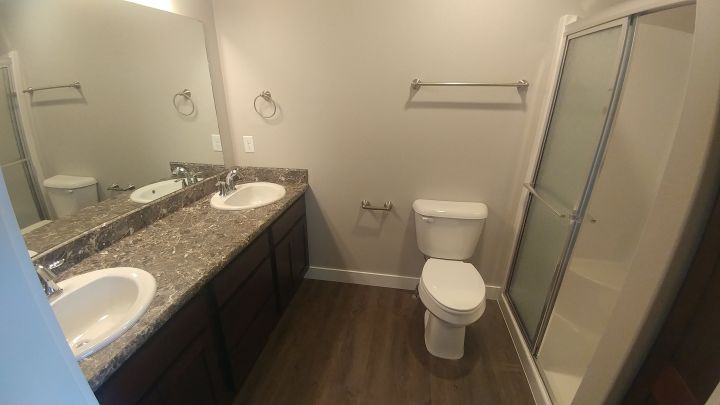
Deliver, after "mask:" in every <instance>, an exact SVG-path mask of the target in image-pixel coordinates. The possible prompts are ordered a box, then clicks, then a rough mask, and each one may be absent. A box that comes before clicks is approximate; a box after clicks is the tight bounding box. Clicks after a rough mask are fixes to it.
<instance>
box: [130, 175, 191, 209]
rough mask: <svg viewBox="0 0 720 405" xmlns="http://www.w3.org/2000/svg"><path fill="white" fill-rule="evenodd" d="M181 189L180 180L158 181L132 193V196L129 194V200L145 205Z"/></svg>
mask: <svg viewBox="0 0 720 405" xmlns="http://www.w3.org/2000/svg"><path fill="white" fill-rule="evenodd" d="M181 188H182V180H180V179H170V180H163V181H158V182H157V183H152V184H148V185H147V186H143V187H140V188H139V189H137V190H135V191H133V192H132V194H130V199H131V200H132V201H135V202H136V203H142V204H147V203H149V202H150V201H153V200H157V199H158V198H160V197H164V196H166V195H168V194H170V193H172V192H175V191H178V190H180V189H181Z"/></svg>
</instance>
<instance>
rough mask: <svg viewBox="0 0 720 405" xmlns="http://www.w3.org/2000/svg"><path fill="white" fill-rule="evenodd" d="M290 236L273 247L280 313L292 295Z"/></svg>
mask: <svg viewBox="0 0 720 405" xmlns="http://www.w3.org/2000/svg"><path fill="white" fill-rule="evenodd" d="M290 242H291V238H290V235H288V236H286V237H285V238H283V239H282V240H281V241H280V242H278V244H277V245H275V275H276V276H275V277H276V278H277V287H278V301H279V303H280V311H282V310H284V309H285V307H287V304H288V303H289V302H290V298H292V293H293V276H292V253H291V251H290Z"/></svg>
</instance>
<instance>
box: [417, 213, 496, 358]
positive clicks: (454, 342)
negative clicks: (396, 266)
mask: <svg viewBox="0 0 720 405" xmlns="http://www.w3.org/2000/svg"><path fill="white" fill-rule="evenodd" d="M413 210H414V211H415V228H416V229H415V232H416V237H417V244H418V248H419V249H420V251H421V252H423V254H425V256H427V257H428V260H427V261H426V262H425V265H424V266H423V270H422V276H421V277H420V284H419V286H418V293H419V295H420V300H421V301H422V302H423V304H424V305H425V308H427V310H426V311H425V347H427V349H428V351H429V352H430V354H432V355H434V356H436V357H441V358H445V359H453V360H457V359H460V358H462V357H463V354H464V352H465V350H464V349H465V327H466V326H468V325H470V324H472V323H473V322H475V321H477V320H478V319H480V316H482V314H483V312H484V311H485V282H484V281H483V279H482V277H481V276H480V273H478V271H477V269H476V268H475V266H473V265H472V264H470V263H466V262H463V260H466V259H469V258H470V257H471V256H472V255H473V253H474V252H475V248H476V246H477V244H478V241H479V239H480V235H481V234H482V231H483V227H484V225H485V219H486V218H487V206H486V205H485V204H483V203H477V202H457V201H436V200H415V202H413Z"/></svg>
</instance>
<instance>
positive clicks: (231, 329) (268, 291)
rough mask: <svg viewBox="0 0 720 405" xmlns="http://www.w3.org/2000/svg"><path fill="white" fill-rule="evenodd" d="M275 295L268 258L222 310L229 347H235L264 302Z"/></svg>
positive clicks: (221, 316) (224, 334)
mask: <svg viewBox="0 0 720 405" xmlns="http://www.w3.org/2000/svg"><path fill="white" fill-rule="evenodd" d="M272 295H273V275H272V266H271V264H270V260H269V259H266V260H265V261H264V262H263V263H262V264H261V265H260V267H258V269H257V270H256V271H255V272H254V273H253V274H252V275H251V276H250V278H249V279H248V280H247V282H246V283H245V284H243V286H242V287H241V288H240V289H239V290H238V291H237V292H236V293H235V294H234V295H233V296H232V297H231V298H230V299H229V300H228V301H227V303H226V305H225V306H224V307H223V308H222V310H221V311H220V325H221V329H222V332H223V337H224V339H225V345H226V346H227V347H228V348H232V347H235V345H236V344H237V343H238V342H239V341H240V339H241V337H242V336H243V335H244V334H245V332H246V331H247V329H248V327H249V326H250V323H251V322H252V320H253V318H255V316H256V315H257V313H258V312H259V311H260V310H261V308H262V306H263V304H264V303H265V302H266V301H267V300H268V298H269V297H271V296H272Z"/></svg>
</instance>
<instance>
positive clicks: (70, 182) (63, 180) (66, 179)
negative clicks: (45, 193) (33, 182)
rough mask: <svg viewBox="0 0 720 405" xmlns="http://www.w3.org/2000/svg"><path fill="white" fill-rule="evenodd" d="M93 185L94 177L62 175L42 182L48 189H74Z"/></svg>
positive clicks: (95, 182) (94, 182)
mask: <svg viewBox="0 0 720 405" xmlns="http://www.w3.org/2000/svg"><path fill="white" fill-rule="evenodd" d="M93 184H97V180H95V178H94V177H81V176H67V175H64V174H58V175H57V176H52V177H48V178H47V179H45V181H43V185H44V186H45V187H49V188H66V189H75V188H83V187H87V186H92V185H93Z"/></svg>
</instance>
